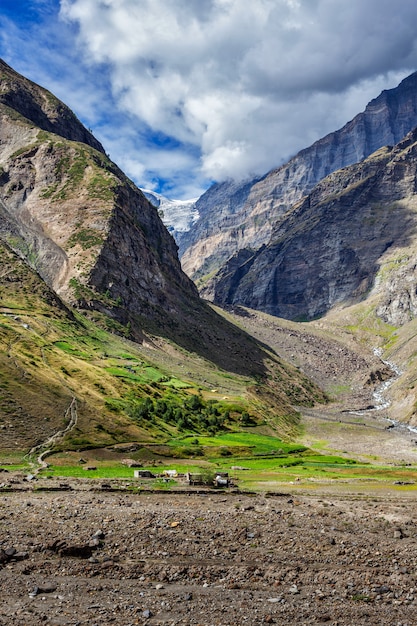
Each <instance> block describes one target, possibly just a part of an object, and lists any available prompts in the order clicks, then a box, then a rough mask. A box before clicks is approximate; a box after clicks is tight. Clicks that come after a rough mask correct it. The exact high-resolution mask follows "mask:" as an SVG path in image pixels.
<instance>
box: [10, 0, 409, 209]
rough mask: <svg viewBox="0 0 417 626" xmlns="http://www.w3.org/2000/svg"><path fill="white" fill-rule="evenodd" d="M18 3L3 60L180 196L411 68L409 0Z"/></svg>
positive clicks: (303, 134) (120, 159)
mask: <svg viewBox="0 0 417 626" xmlns="http://www.w3.org/2000/svg"><path fill="white" fill-rule="evenodd" d="M22 1H23V0H22ZM58 4H59V5H60V18H61V19H60V20H58V16H57V7H58ZM26 5H27V6H28V7H30V11H29V10H28V11H23V12H22V11H20V12H19V11H17V10H15V9H14V8H13V7H14V6H15V5H14V3H11V4H10V7H11V9H10V11H9V10H6V9H5V8H4V7H0V48H1V52H2V54H3V56H4V57H5V60H6V61H8V62H10V63H11V64H12V65H13V66H14V67H15V69H17V70H18V71H21V72H22V73H24V74H26V75H27V76H29V77H30V78H32V79H33V80H35V81H37V82H39V83H41V84H42V85H44V86H46V87H47V88H48V89H50V90H51V91H53V92H54V93H56V94H57V95H58V97H60V98H61V99H63V100H64V101H65V102H66V103H67V104H69V105H70V106H71V108H73V110H74V111H75V112H76V113H77V115H78V116H79V117H80V118H81V119H82V120H83V121H84V123H86V125H87V126H90V127H91V128H92V129H93V131H94V133H95V134H96V136H97V137H98V139H99V140H100V141H101V142H102V143H103V145H104V147H105V149H106V150H107V151H108V152H109V153H110V156H111V157H112V158H113V159H114V160H115V161H116V162H117V163H118V164H119V165H120V166H121V167H122V168H123V169H125V170H126V172H127V173H128V174H129V175H130V176H131V177H132V178H133V179H134V180H135V182H136V183H138V184H139V185H141V186H147V187H149V188H155V189H157V190H158V191H162V192H171V193H172V194H173V195H174V196H176V197H182V198H184V197H186V196H187V194H189V195H190V196H195V195H198V192H199V191H202V190H203V189H204V188H206V187H207V186H208V184H209V182H210V181H211V180H218V181H221V180H223V179H225V178H229V177H235V178H244V177H246V176H248V175H251V174H262V173H265V172H267V171H268V170H269V169H271V168H273V167H276V166H278V165H280V164H281V163H282V162H284V161H285V160H287V159H288V158H289V157H291V156H292V155H293V154H295V153H296V152H297V151H298V150H300V149H301V148H304V147H306V146H308V145H310V144H311V143H312V142H313V141H315V140H316V139H318V138H319V137H322V136H323V135H325V134H326V133H328V132H331V131H333V130H336V129H337V128H339V127H340V126H342V125H343V124H344V123H345V122H347V121H348V120H349V119H351V118H352V117H353V116H354V115H356V114H357V113H358V112H359V111H361V110H363V108H364V107H365V105H366V103H367V102H368V101H369V100H370V99H372V98H374V97H376V96H377V95H378V94H379V93H380V91H381V90H382V89H386V88H391V87H394V86H396V85H397V84H398V82H399V81H400V80H401V79H402V78H403V77H405V76H406V75H407V74H409V73H410V72H411V71H414V70H415V69H417V31H416V29H415V24H416V23H417V3H415V0H401V1H400V2H396V3H394V2H393V1H392V0H195V1H192V2H190V0H169V1H167V0H35V2H32V3H30V2H26V0H25V6H26ZM7 6H8V4H7V2H6V7H7ZM2 11H3V18H2ZM13 11H15V12H16V11H17V13H16V14H17V15H18V16H19V20H20V22H19V24H18V23H16V22H15V23H13V21H12V20H11V19H9V16H11V15H12V12H13ZM35 13H36V15H37V19H36V20H34V19H33V15H35ZM31 16H32V17H31Z"/></svg>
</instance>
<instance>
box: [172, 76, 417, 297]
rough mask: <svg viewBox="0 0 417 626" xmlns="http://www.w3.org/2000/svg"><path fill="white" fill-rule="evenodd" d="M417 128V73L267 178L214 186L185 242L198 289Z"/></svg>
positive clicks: (183, 251) (188, 266) (181, 239)
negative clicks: (334, 179) (345, 170)
mask: <svg viewBox="0 0 417 626" xmlns="http://www.w3.org/2000/svg"><path fill="white" fill-rule="evenodd" d="M415 126H417V73H414V74H412V75H411V76H409V77H408V78H406V79H405V80H403V81H402V82H401V83H400V85H399V86H398V87H396V88H395V89H390V90H386V91H383V92H382V93H381V94H380V95H379V96H378V97H377V98H376V99H374V100H372V101H371V102H370V103H369V104H368V106H367V107H366V109H365V111H364V112H362V113H360V114H359V115H357V116H356V117H355V118H354V119H353V120H352V121H350V122H349V123H347V124H346V125H345V126H344V127H343V128H341V129H340V130H338V131H336V132H334V133H331V134H329V135H327V136H326V137H324V138H322V139H320V140H319V141H316V142H315V143H314V144H313V145H312V146H310V147H308V148H306V149H305V150H302V151H301V152H299V153H298V154H297V155H296V156H295V157H294V158H292V159H291V160H290V161H289V162H288V163H286V164H285V165H283V166H282V167H279V168H277V169H274V170H272V171H271V172H269V173H268V174H266V175H265V176H264V177H262V178H261V179H256V180H253V181H245V182H243V183H241V184H238V183H235V182H227V183H222V184H220V185H214V186H213V187H212V188H211V189H209V190H208V191H207V192H206V193H205V194H204V195H203V196H202V197H201V198H200V199H199V200H198V202H197V205H196V206H197V208H198V211H199V215H200V217H199V220H198V221H197V222H196V223H195V224H194V225H193V227H192V228H191V230H190V231H189V232H188V233H185V234H184V235H181V236H180V237H179V240H178V241H179V245H180V254H181V255H182V259H181V261H182V266H183V268H184V270H185V271H186V272H187V274H188V275H189V276H191V277H192V278H193V279H194V280H196V281H197V284H201V285H202V286H203V285H205V284H209V283H210V279H211V276H212V275H213V274H214V273H215V272H216V271H217V270H218V269H219V268H220V267H221V266H222V265H223V263H225V262H226V261H227V259H228V258H230V257H231V256H232V255H233V254H235V253H236V252H237V251H238V250H240V249H242V248H249V249H251V250H257V249H259V248H260V247H261V246H262V245H265V244H268V242H269V240H270V237H271V234H272V232H273V230H274V228H275V227H276V225H277V223H278V222H279V221H280V220H281V219H282V218H283V216H284V215H285V214H286V212H287V211H288V210H289V209H290V208H291V207H292V206H293V205H294V204H295V203H296V202H298V201H299V200H300V199H301V198H302V197H304V196H305V195H306V194H308V193H309V192H310V191H311V190H312V189H313V187H314V186H315V185H316V184H317V183H318V182H319V181H320V180H322V179H323V178H324V177H325V176H327V175H328V174H330V173H332V172H334V171H336V170H338V169H340V168H342V167H346V166H348V165H351V164H354V163H356V162H358V161H360V160H362V159H364V158H365V157H367V156H369V155H370V154H372V153H373V152H374V151H375V150H377V149H379V148H380V147H382V146H385V145H395V144H397V143H398V142H399V141H400V140H401V139H402V138H403V137H404V136H405V135H406V134H407V133H408V132H410V131H411V130H412V129H413V128H414V127H415ZM199 281H200V282H199ZM210 291H211V290H210V289H208V290H206V291H205V295H206V296H207V294H209V293H210ZM253 306H254V303H253Z"/></svg>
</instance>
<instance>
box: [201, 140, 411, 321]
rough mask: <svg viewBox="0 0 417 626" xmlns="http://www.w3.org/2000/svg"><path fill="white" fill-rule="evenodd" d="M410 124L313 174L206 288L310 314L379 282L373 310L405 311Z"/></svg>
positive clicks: (221, 298) (223, 299) (214, 294)
mask: <svg viewBox="0 0 417 626" xmlns="http://www.w3.org/2000/svg"><path fill="white" fill-rule="evenodd" d="M416 142H417V130H416V131H413V132H412V133H410V134H409V135H408V136H407V137H406V138H405V139H404V140H403V141H402V142H400V143H399V144H398V145H397V146H396V147H395V148H393V149H392V148H385V149H381V150H379V151H377V152H376V153H375V154H373V155H371V156H370V157H369V158H368V159H366V160H365V161H363V162H362V163H359V164H356V165H353V166H350V167H348V168H345V169H344V170H339V171H337V172H335V173H333V174H331V175H330V176H328V177H327V178H325V179H324V180H323V181H322V182H321V183H319V184H318V185H317V186H316V187H315V188H314V189H313V191H312V192H311V193H310V195H309V196H307V197H306V198H305V199H304V200H302V201H301V202H300V203H299V204H298V205H296V206H295V207H294V208H293V209H292V210H291V211H290V212H288V214H287V215H286V218H285V220H282V221H281V222H280V223H278V224H277V226H276V228H275V229H274V231H273V233H272V236H271V241H270V243H269V244H268V245H266V246H263V247H262V248H261V249H260V250H258V251H257V252H256V253H255V254H253V255H252V256H251V257H250V258H247V259H245V262H243V263H236V259H234V260H231V261H230V262H229V263H228V264H227V265H226V266H225V268H224V269H223V270H222V272H220V273H219V274H218V275H217V277H216V280H215V281H213V283H212V285H213V287H212V291H211V292H210V293H209V294H208V295H209V296H210V297H211V298H213V299H214V300H215V301H216V302H219V303H221V304H243V305H246V306H250V307H252V308H256V309H259V310H262V311H265V312H267V313H271V314H273V315H277V316H280V317H285V318H288V319H312V318H314V317H316V316H320V315H322V314H324V313H326V312H327V311H328V310H329V309H330V308H331V307H333V306H334V305H336V304H338V303H344V304H349V303H353V302H357V301H359V300H361V299H363V298H364V297H365V296H366V295H367V294H368V293H369V292H370V290H371V289H372V288H374V290H375V292H378V294H379V297H380V301H381V304H380V307H379V309H378V312H379V314H380V315H381V316H383V317H384V319H385V320H386V321H388V322H390V323H393V324H398V323H403V322H404V321H408V319H410V315H413V312H412V311H413V310H414V308H415V303H416V295H415V294H416V284H417V276H416V273H415V266H416V261H417V259H416V255H415V243H416V241H415V237H416V226H417V221H416V219H417V216H416V209H417V196H416V176H417V143H416Z"/></svg>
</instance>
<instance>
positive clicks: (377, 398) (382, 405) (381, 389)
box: [352, 348, 417, 434]
mask: <svg viewBox="0 0 417 626" xmlns="http://www.w3.org/2000/svg"><path fill="white" fill-rule="evenodd" d="M374 354H375V356H377V357H378V358H379V359H380V360H381V363H383V364H384V365H386V366H387V367H388V368H389V369H390V370H391V372H392V373H393V374H394V375H393V376H392V377H391V378H389V379H388V380H386V381H384V382H383V383H381V385H379V386H378V387H377V388H376V389H375V391H374V393H373V394H372V398H373V400H374V404H375V406H374V407H373V408H372V409H364V410H362V411H352V414H354V415H363V414H365V413H371V412H372V411H382V410H383V409H388V408H389V407H390V405H391V402H390V400H388V399H387V398H386V392H387V390H388V389H389V388H390V387H391V385H392V384H393V383H394V382H395V381H396V380H397V379H398V378H399V377H400V376H401V374H402V370H400V368H399V367H398V366H397V365H395V363H391V361H385V360H384V359H383V358H382V350H381V349H380V348H374ZM384 419H385V420H386V421H387V422H388V423H389V424H390V425H391V426H389V427H388V428H398V429H401V430H406V431H408V432H410V433H413V434H417V428H416V427H414V426H409V425H408V424H404V423H403V422H398V421H397V420H394V419H392V418H390V417H386V418H384Z"/></svg>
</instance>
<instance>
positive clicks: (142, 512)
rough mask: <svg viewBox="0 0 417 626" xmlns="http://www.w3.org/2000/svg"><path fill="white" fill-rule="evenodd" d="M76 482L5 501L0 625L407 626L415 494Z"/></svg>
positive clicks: (416, 535) (413, 578) (416, 596)
mask: <svg viewBox="0 0 417 626" xmlns="http://www.w3.org/2000/svg"><path fill="white" fill-rule="evenodd" d="M54 485H55V486H56V487H58V486H59V485H58V483H50V486H54ZM73 487H74V489H73V490H72V491H62V490H61V491H56V492H36V491H32V489H31V488H29V490H28V491H15V492H8V493H5V492H2V493H1V494H0V519H1V526H0V568H1V569H0V581H1V587H2V594H1V598H0V624H1V625H2V626H6V625H7V626H17V625H19V626H21V625H22V624H25V625H26V626H39V624H50V625H51V626H61V625H67V626H74V625H75V624H79V625H81V624H89V625H90V626H93V625H95V624H97V625H98V624H100V625H104V624H114V625H120V626H127V625H130V624H149V625H151V624H153V625H156V624H161V625H162V624H172V625H173V624H188V625H191V624H195V625H197V624H200V625H201V626H215V625H219V626H220V625H230V626H232V625H233V626H236V625H240V624H248V625H255V624H280V625H284V624H294V625H295V624H297V625H307V624H314V625H324V624H326V625H327V624H333V625H336V624H337V625H338V626H344V625H346V626H347V625H349V626H351V625H352V624H355V625H359V624H375V625H381V624H384V625H387V626H388V625H395V626H399V625H400V624H401V625H403V626H405V625H406V624H408V625H410V624H414V623H415V616H416V613H417V530H416V526H415V519H416V516H417V502H416V501H415V498H414V497H413V493H412V492H406V491H404V492H402V493H401V492H399V491H397V492H395V493H394V492H393V493H389V492H384V493H381V494H378V493H372V492H368V493H367V494H362V495H359V494H358V493H356V492H355V491H352V489H350V492H349V493H346V494H345V495H342V494H341V492H340V490H338V493H328V494H326V495H323V494H322V495H317V494H315V495H309V494H307V493H305V492H303V491H302V489H301V488H300V491H299V493H298V494H297V495H294V492H293V494H292V495H291V494H290V493H286V494H284V493H281V494H275V495H269V496H268V495H250V494H246V495H245V494H241V493H228V494H225V493H218V492H213V493H212V494H207V493H205V494H197V493H191V494H187V493H184V494H179V493H172V492H171V493H169V492H167V493H160V494H155V493H145V492H143V493H138V494H133V493H126V492H123V491H121V492H112V493H106V492H104V491H102V492H98V490H97V488H93V481H88V480H86V481H84V482H82V483H74V485H73ZM13 549H15V550H16V551H17V552H16V553H14V554H13V552H14V550H13Z"/></svg>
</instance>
